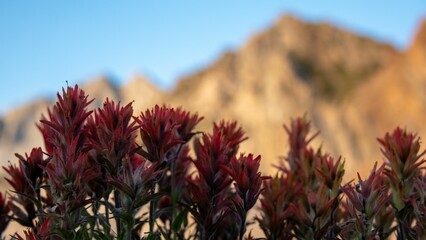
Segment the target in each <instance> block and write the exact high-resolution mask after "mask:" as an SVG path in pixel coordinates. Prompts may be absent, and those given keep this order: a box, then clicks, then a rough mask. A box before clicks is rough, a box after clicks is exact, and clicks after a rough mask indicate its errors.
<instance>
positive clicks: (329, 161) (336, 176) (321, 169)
mask: <svg viewBox="0 0 426 240" xmlns="http://www.w3.org/2000/svg"><path fill="white" fill-rule="evenodd" d="M340 160H341V158H339V159H338V160H337V161H334V159H333V158H332V157H330V156H329V155H323V156H321V157H319V163H318V165H319V166H317V168H316V170H317V173H318V174H319V176H320V177H321V178H322V181H323V182H324V183H325V184H326V185H327V187H328V188H329V189H330V190H331V191H332V192H333V193H334V194H337V192H338V191H339V188H340V184H341V183H342V180H343V175H344V174H345V170H344V162H343V163H341V162H340Z"/></svg>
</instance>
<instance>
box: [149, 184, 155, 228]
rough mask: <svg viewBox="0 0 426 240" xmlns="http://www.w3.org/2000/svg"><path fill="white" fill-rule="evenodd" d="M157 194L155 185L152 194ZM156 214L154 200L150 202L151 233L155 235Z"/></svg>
mask: <svg viewBox="0 0 426 240" xmlns="http://www.w3.org/2000/svg"><path fill="white" fill-rule="evenodd" d="M154 193H155V184H154V186H153V187H152V188H151V194H154ZM154 212H155V201H154V199H153V200H151V201H150V202H149V232H150V233H154Z"/></svg>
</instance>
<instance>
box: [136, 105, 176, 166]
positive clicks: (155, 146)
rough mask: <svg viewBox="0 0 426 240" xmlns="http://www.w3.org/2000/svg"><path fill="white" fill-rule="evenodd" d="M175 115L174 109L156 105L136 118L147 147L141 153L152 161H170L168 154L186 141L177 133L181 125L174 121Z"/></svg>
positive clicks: (144, 144)
mask: <svg viewBox="0 0 426 240" xmlns="http://www.w3.org/2000/svg"><path fill="white" fill-rule="evenodd" d="M173 115H174V110H173V109H171V108H167V107H159V106H158V105H156V106H155V107H154V108H153V109H151V110H146V111H145V113H141V115H140V117H139V118H136V119H135V120H136V122H137V123H138V124H139V128H140V135H141V138H142V142H143V146H144V147H145V149H141V150H140V151H139V153H140V154H141V155H142V156H143V157H145V158H146V159H148V160H149V161H151V162H159V163H162V162H164V163H167V162H169V160H170V159H168V158H166V156H167V154H168V153H169V152H170V151H171V149H172V148H174V147H175V146H177V145H179V144H182V143H183V142H184V141H183V140H182V139H179V138H178V136H177V135H176V131H177V128H178V127H179V126H178V125H177V123H176V122H174V121H173Z"/></svg>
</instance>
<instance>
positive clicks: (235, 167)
mask: <svg viewBox="0 0 426 240" xmlns="http://www.w3.org/2000/svg"><path fill="white" fill-rule="evenodd" d="M259 166H260V156H257V157H256V158H254V157H253V154H249V155H248V156H244V155H241V156H240V157H239V158H238V159H237V158H233V159H232V160H231V164H230V167H228V166H226V165H221V167H222V169H223V170H224V171H226V172H227V173H228V174H229V175H230V176H231V177H232V179H233V180H234V181H235V187H236V189H237V193H238V195H239V196H240V197H241V199H243V202H244V204H245V205H244V208H245V209H244V210H245V211H248V210H249V209H251V208H252V207H253V206H254V204H255V203H256V201H257V198H258V197H259V194H260V192H261V186H262V180H263V179H265V177H262V175H261V173H260V172H259Z"/></svg>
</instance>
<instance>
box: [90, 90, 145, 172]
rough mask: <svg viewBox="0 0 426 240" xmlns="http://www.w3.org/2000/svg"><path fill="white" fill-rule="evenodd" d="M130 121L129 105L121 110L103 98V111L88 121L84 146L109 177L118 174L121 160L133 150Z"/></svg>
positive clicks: (133, 124) (133, 135)
mask: <svg viewBox="0 0 426 240" xmlns="http://www.w3.org/2000/svg"><path fill="white" fill-rule="evenodd" d="M132 117H133V108H132V104H131V103H129V104H127V105H126V106H124V107H121V106H120V103H118V104H115V103H114V101H109V99H108V98H107V100H106V101H105V103H104V106H103V108H99V109H98V110H97V111H96V112H95V114H94V116H93V115H92V116H90V117H89V118H88V122H87V129H88V145H89V146H90V148H93V149H94V150H95V152H96V153H95V155H97V157H95V159H96V160H97V162H96V163H97V164H99V165H101V166H103V167H105V168H106V170H107V171H108V173H109V174H110V175H112V176H116V175H118V174H119V169H120V168H121V161H122V159H123V158H124V157H125V156H126V155H127V154H130V153H131V151H134V150H135V148H136V146H135V142H134V140H135V138H136V132H135V131H136V129H137V126H136V125H135V122H131V120H132Z"/></svg>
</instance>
